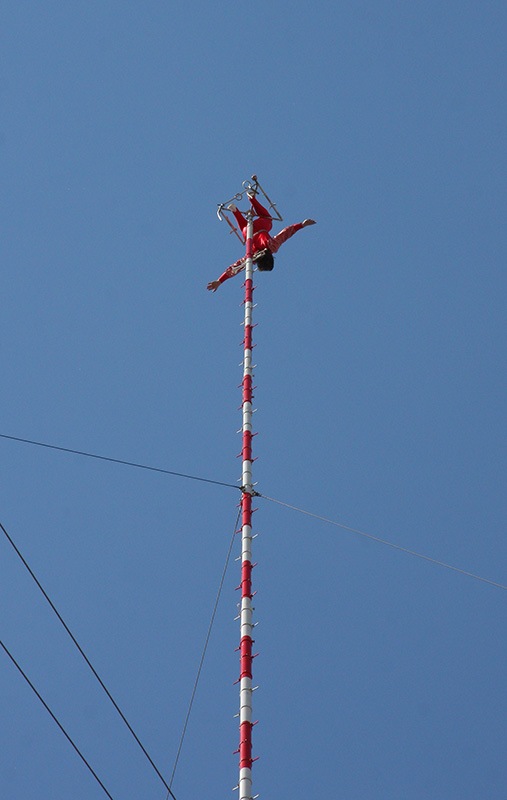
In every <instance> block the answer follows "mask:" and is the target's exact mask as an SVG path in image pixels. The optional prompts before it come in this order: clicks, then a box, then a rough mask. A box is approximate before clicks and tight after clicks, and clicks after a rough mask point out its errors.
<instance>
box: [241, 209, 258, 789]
mask: <svg viewBox="0 0 507 800" xmlns="http://www.w3.org/2000/svg"><path fill="white" fill-rule="evenodd" d="M246 219H247V235H246V262H245V339H244V355H243V406H242V408H243V427H242V434H243V447H242V457H243V471H242V496H241V507H242V522H241V611H240V626H241V640H240V647H239V649H240V653H241V656H240V677H239V683H240V692H239V698H240V701H239V733H240V737H239V739H240V741H239V784H238V788H239V800H252V762H253V760H254V759H252V727H253V725H254V724H255V723H253V722H252V692H253V688H252V661H253V658H254V656H253V655H252V644H253V639H252V632H253V627H254V624H253V620H252V614H253V608H252V597H253V593H252V494H253V491H254V489H253V480H252V435H253V434H252V377H253V372H252V369H253V364H252V328H253V324H252V313H253V291H254V286H253V261H252V254H253V214H252V211H251V210H250V211H248V213H247V215H246Z"/></svg>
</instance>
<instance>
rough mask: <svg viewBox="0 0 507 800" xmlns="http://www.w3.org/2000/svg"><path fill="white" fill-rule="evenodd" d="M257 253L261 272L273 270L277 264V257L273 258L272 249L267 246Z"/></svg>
mask: <svg viewBox="0 0 507 800" xmlns="http://www.w3.org/2000/svg"><path fill="white" fill-rule="evenodd" d="M255 255H256V256H257V258H255V264H256V266H257V269H260V270H261V272H271V270H272V269H273V267H274V266H275V259H274V258H273V253H272V252H271V250H268V249H267V248H266V249H265V250H261V251H260V252H259V253H256V254H255Z"/></svg>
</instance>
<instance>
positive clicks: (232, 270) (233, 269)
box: [218, 256, 246, 283]
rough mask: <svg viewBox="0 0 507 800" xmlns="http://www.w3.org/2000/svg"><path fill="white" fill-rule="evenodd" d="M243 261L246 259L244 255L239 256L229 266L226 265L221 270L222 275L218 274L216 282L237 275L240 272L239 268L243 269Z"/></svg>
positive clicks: (221, 281)
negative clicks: (237, 259) (223, 269)
mask: <svg viewBox="0 0 507 800" xmlns="http://www.w3.org/2000/svg"><path fill="white" fill-rule="evenodd" d="M245 261H246V256H243V258H240V259H239V261H235V262H234V264H231V266H230V267H227V269H226V270H225V272H223V273H222V275H220V277H219V279H218V282H219V283H223V282H224V281H226V280H228V279H229V278H233V277H234V275H237V273H238V272H241V270H242V269H244V266H245Z"/></svg>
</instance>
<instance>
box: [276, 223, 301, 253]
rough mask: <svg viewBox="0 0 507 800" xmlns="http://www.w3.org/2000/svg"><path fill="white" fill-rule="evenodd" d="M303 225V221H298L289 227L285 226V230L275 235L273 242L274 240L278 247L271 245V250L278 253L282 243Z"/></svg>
mask: <svg viewBox="0 0 507 800" xmlns="http://www.w3.org/2000/svg"><path fill="white" fill-rule="evenodd" d="M302 227H303V223H302V222H296V224H295V225H289V226H288V227H287V228H284V229H283V231H280V233H277V234H276V236H273V238H272V242H274V244H275V245H276V249H274V248H273V247H270V248H269V249H270V250H271V252H272V253H276V251H277V250H278V248H279V247H281V245H282V244H283V243H284V242H286V241H287V239H290V237H291V236H294V234H295V233H297V232H298V231H300V230H301V228H302Z"/></svg>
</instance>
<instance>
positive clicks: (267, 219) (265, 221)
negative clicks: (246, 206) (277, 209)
mask: <svg viewBox="0 0 507 800" xmlns="http://www.w3.org/2000/svg"><path fill="white" fill-rule="evenodd" d="M250 203H251V204H252V208H253V209H254V211H256V213H257V214H258V216H259V220H261V219H262V225H259V226H258V227H259V228H260V227H262V229H263V230H268V231H270V230H271V228H272V227H273V220H272V219H271V216H270V214H269V211H268V210H267V209H265V208H264V206H262V205H261V204H260V203H259V201H258V200H257V198H256V197H255V195H253V197H250ZM256 222H257V220H256Z"/></svg>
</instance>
